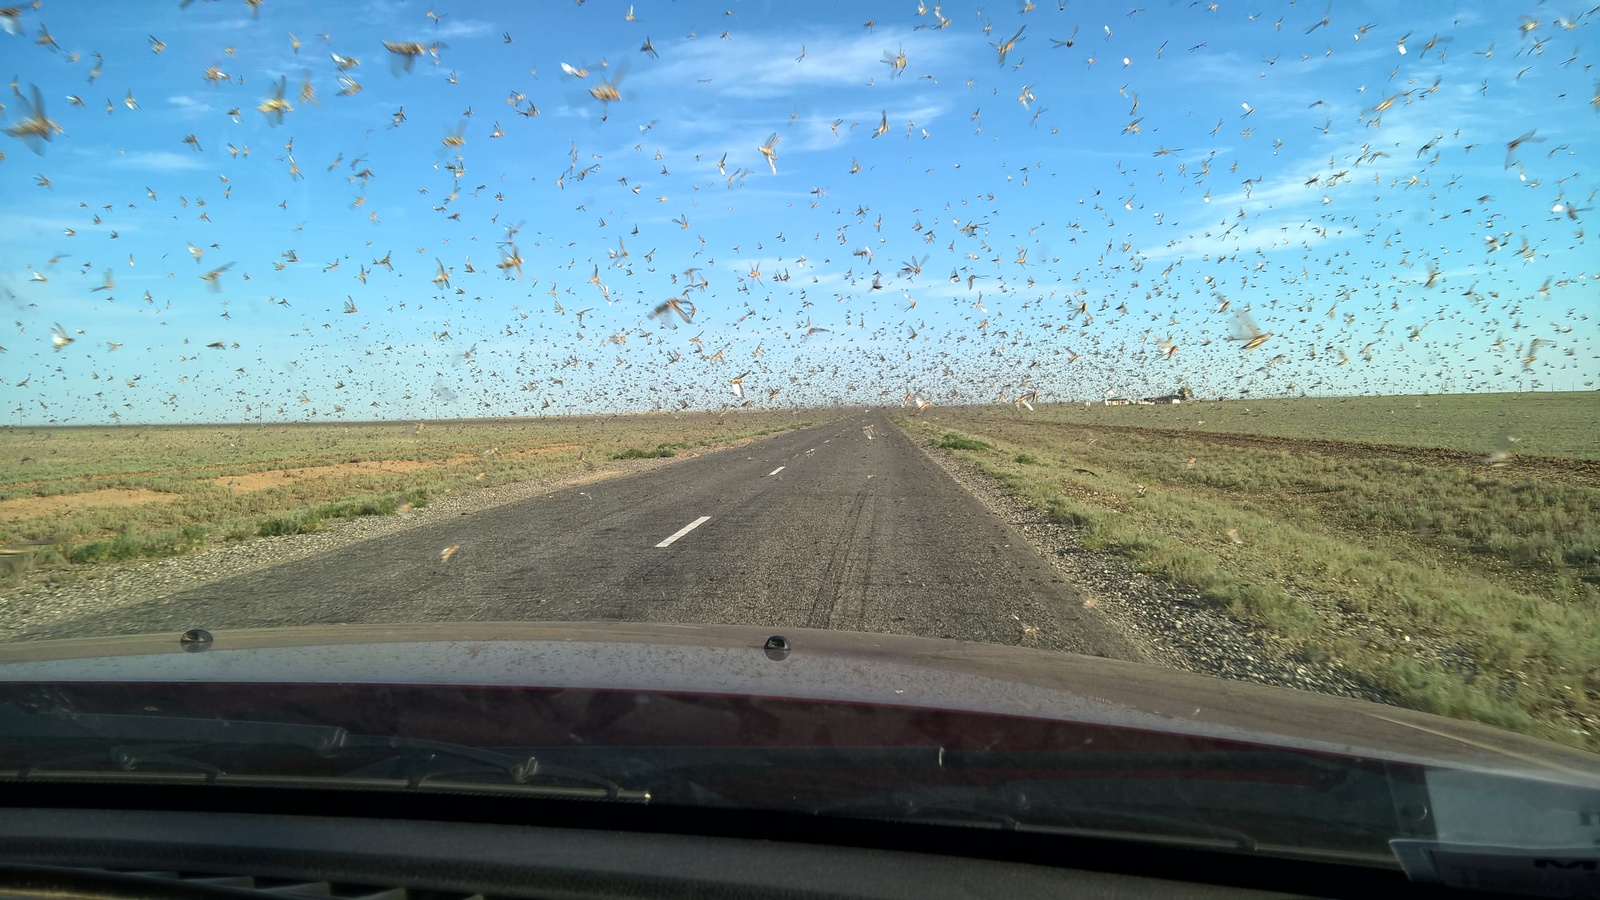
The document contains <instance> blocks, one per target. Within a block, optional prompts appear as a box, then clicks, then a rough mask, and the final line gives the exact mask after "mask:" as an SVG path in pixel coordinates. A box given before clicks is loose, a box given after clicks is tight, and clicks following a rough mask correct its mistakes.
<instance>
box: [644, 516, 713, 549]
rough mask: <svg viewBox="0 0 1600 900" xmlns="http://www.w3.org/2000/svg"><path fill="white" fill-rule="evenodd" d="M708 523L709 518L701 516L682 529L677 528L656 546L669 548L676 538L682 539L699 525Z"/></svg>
mask: <svg viewBox="0 0 1600 900" xmlns="http://www.w3.org/2000/svg"><path fill="white" fill-rule="evenodd" d="M709 521H711V517H710V516H701V517H700V518H698V519H695V520H694V521H693V522H690V523H689V524H687V525H685V526H683V527H682V528H679V529H678V530H677V531H674V532H673V533H672V536H671V537H669V538H667V539H666V540H664V541H662V542H661V543H659V544H657V545H656V546H657V547H670V546H672V542H673V541H675V540H677V539H678V538H681V537H683V536H684V535H686V534H688V533H689V532H691V531H693V530H695V529H696V528H699V527H700V526H701V525H704V524H705V523H707V522H709Z"/></svg>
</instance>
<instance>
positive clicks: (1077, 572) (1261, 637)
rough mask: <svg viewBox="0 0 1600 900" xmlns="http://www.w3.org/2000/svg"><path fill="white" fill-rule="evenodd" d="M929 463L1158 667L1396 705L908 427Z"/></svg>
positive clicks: (1374, 689)
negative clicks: (1086, 542) (1102, 543)
mask: <svg viewBox="0 0 1600 900" xmlns="http://www.w3.org/2000/svg"><path fill="white" fill-rule="evenodd" d="M901 431H902V432H903V433H904V434H906V435H907V436H908V437H909V438H910V439H911V440H912V442H913V443H915V444H916V445H917V447H919V448H920V449H921V450H922V452H923V453H925V454H926V455H927V456H928V458H929V459H931V460H933V462H934V463H935V464H936V465H938V466H939V467H940V468H942V469H944V471H945V472H947V473H949V475H950V477H951V478H953V479H955V480H956V481H957V482H958V483H959V484H961V486H962V487H964V488H966V489H967V490H968V491H969V492H970V493H972V495H973V496H975V497H977V498H978V500H979V501H980V502H981V503H982V504H983V505H984V506H985V507H986V508H988V510H989V511H990V512H992V513H993V514H994V515H995V516H996V517H998V518H999V519H1000V520H1001V521H1003V522H1005V523H1007V524H1009V525H1011V526H1012V527H1014V528H1016V529H1017V530H1018V531H1020V532H1021V533H1022V535H1023V537H1024V538H1025V539H1026V540H1027V541H1028V542H1029V543H1030V544H1031V545H1032V546H1033V548H1034V549H1035V550H1037V551H1038V552H1039V554H1040V555H1041V556H1043V557H1044V558H1045V559H1046V560H1048V561H1049V562H1050V564H1051V565H1052V566H1053V567H1054V568H1055V570H1056V571H1057V572H1058V573H1059V574H1060V575H1061V577H1062V578H1063V579H1064V580H1065V581H1066V582H1067V583H1068V584H1069V585H1071V586H1072V587H1073V588H1074V589H1075V590H1076V591H1077V593H1078V594H1079V595H1080V596H1081V597H1082V602H1083V605H1084V606H1085V607H1089V608H1093V609H1096V610H1098V611H1100V612H1102V613H1103V614H1104V615H1105V617H1106V618H1107V619H1108V620H1109V621H1110V622H1111V623H1112V624H1113V625H1115V626H1117V627H1118V628H1119V629H1120V630H1121V631H1122V632H1123V633H1124V635H1126V637H1127V638H1128V640H1129V641H1130V642H1131V643H1133V644H1134V645H1135V646H1137V647H1138V648H1139V649H1140V650H1142V651H1143V652H1144V654H1145V656H1146V657H1147V658H1148V659H1149V660H1150V661H1152V662H1155V663H1157V664H1160V665H1166V666H1170V667H1172V668H1177V669H1184V670H1186V671H1190V672H1199V673H1202V674H1206V675H1215V676H1218V677H1222V678H1232V679H1236V680H1240V681H1253V682H1256V683H1258V684H1271V685H1278V686H1281V687H1291V688H1297V689H1299V690H1303V691H1314V692H1317V693H1322V694H1332V695H1335V696H1341V697H1353V698H1356V699H1360V700H1371V701H1376V702H1379V703H1390V704H1392V703H1393V701H1392V700H1391V699H1390V698H1389V696H1388V695H1387V693H1386V692H1385V691H1383V690H1382V689H1381V688H1379V687H1377V686H1375V685H1370V684H1367V683H1365V682H1363V680H1362V679H1360V678H1358V677H1356V676H1355V675H1353V674H1352V673H1350V672H1348V671H1345V670H1344V669H1342V668H1341V667H1339V666H1337V665H1334V664H1331V663H1329V662H1328V661H1326V660H1314V659H1309V658H1305V657H1304V656H1301V655H1298V654H1294V653H1288V654H1286V653H1284V652H1283V651H1282V650H1280V649H1278V648H1276V647H1274V646H1273V643H1272V637H1271V635H1269V634H1267V633H1265V632H1264V631H1263V630H1262V629H1260V628H1258V627H1257V626H1254V625H1251V624H1249V623H1247V622H1243V621H1240V620H1239V619H1236V618H1234V617H1233V616H1230V615H1228V614H1227V613H1226V612H1225V611H1223V610H1220V609H1218V608H1216V607H1215V606H1214V605H1212V604H1210V603H1208V602H1207V601H1206V600H1205V599H1203V598H1202V597H1200V596H1199V595H1198V594H1195V593H1193V592H1191V591H1185V590H1183V589H1182V588H1180V587H1176V586H1174V585H1172V584H1170V583H1168V582H1166V581H1164V580H1161V579H1158V578H1152V577H1150V576H1148V575H1145V574H1143V573H1141V572H1137V571H1135V570H1134V569H1133V567H1132V566H1131V565H1130V564H1129V562H1128V561H1127V560H1126V559H1124V558H1123V557H1120V556H1118V555H1116V554H1115V553H1111V552H1108V551H1103V550H1091V549H1088V548H1086V547H1084V546H1083V542H1082V541H1081V540H1080V539H1079V535H1078V531H1077V529H1076V528H1074V527H1073V526H1072V525H1069V524H1065V523H1061V522H1052V521H1050V520H1049V519H1048V518H1047V517H1046V516H1045V515H1044V513H1043V512H1041V511H1040V510H1037V509H1034V508H1033V507H1032V506H1030V505H1028V504H1027V503H1026V502H1024V501H1023V500H1021V499H1019V498H1017V497H1016V496H1014V495H1013V494H1012V493H1011V492H1010V491H1008V490H1007V489H1006V487H1005V485H1003V484H1002V483H1001V482H1000V481H998V480H997V479H995V478H993V477H992V476H990V475H988V474H987V473H985V472H983V471H982V470H981V469H979V468H978V467H977V466H976V465H973V464H971V463H968V462H966V461H964V460H961V459H958V458H956V457H955V456H952V455H951V454H949V453H947V452H945V451H943V450H940V449H938V448H937V447H935V446H934V445H933V442H932V440H930V439H929V438H927V437H924V436H922V435H920V434H918V433H916V432H914V431H912V430H910V429H901Z"/></svg>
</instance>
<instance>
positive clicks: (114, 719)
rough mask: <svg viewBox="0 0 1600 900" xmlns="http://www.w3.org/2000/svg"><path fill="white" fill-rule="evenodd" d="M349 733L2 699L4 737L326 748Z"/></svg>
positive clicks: (16, 739)
mask: <svg viewBox="0 0 1600 900" xmlns="http://www.w3.org/2000/svg"><path fill="white" fill-rule="evenodd" d="M349 737H350V733H349V732H348V731H346V730H345V729H344V728H341V727H339V726H336V725H293V724H286V723H282V722H253V721H248V720H240V719H196V718H192V717H184V716H131V715H113V714H105V713H59V712H51V713H27V712H24V711H22V710H21V709H18V708H17V707H16V706H15V705H13V704H9V703H6V704H0V740H5V741H8V742H25V743H47V742H51V741H58V740H62V739H66V740H94V739H98V740H104V741H111V742H114V743H129V742H142V741H150V742H159V743H164V744H186V743H214V742H215V743H230V744H236V745H240V746H278V747H300V748H304V749H307V750H316V751H323V750H331V749H333V748H336V747H339V746H342V745H343V744H344V743H345V742H346V741H347V740H348V739H349Z"/></svg>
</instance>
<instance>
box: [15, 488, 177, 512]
mask: <svg viewBox="0 0 1600 900" xmlns="http://www.w3.org/2000/svg"><path fill="white" fill-rule="evenodd" d="M176 499H178V495H177V494H169V493H166V492H164V491H147V490H145V489H144V488H136V489H134V490H128V489H125V488H107V489H105V490H102V491H84V492H81V493H77V494H57V495H55V496H54V497H16V498H13V499H11V500H0V519H33V518H39V517H42V516H58V515H71V514H72V513H75V512H84V511H91V510H99V509H116V508H119V507H124V506H142V505H143V504H146V503H161V502H164V501H169V500H176Z"/></svg>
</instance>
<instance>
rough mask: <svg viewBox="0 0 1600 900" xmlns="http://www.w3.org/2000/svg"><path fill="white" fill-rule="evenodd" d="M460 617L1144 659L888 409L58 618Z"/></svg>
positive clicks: (140, 625)
mask: <svg viewBox="0 0 1600 900" xmlns="http://www.w3.org/2000/svg"><path fill="white" fill-rule="evenodd" d="M867 425H871V426H872V428H871V429H870V433H871V435H872V437H868V434H869V431H868V430H867V429H866V428H865V426H867ZM453 545H456V546H458V547H459V549H457V550H456V551H455V552H454V553H453V554H451V555H450V557H449V559H448V560H443V559H441V550H443V549H444V548H446V547H450V546H453ZM460 620H470V621H478V622H487V621H520V620H557V621H560V620H565V621H594V620H605V621H648V622H662V623H728V624H748V625H765V626H771V627H772V628H774V629H775V630H779V629H782V628H786V627H805V628H832V629H843V630H849V631H866V632H892V633H899V634H911V635H920V636H925V637H947V638H957V639H963V640H976V641H986V642H998V643H1008V644H1021V645H1024V646H1030V647H1041V648H1052V649H1058V650H1069V651H1073V652H1078V653H1086V654H1092V655H1099V656H1112V657H1117V658H1124V659H1138V658H1139V655H1138V654H1137V652H1136V651H1134V650H1133V649H1132V646H1131V645H1130V644H1129V643H1128V641H1127V640H1126V639H1125V638H1124V637H1123V636H1122V635H1121V633H1120V632H1118V631H1117V630H1116V629H1115V628H1114V627H1112V626H1111V625H1110V624H1109V623H1108V622H1107V621H1106V620H1105V619H1104V618H1103V617H1102V616H1101V615H1100V614H1099V613H1098V612H1096V611H1094V610H1088V609H1084V608H1083V606H1082V603H1081V601H1079V599H1078V598H1077V597H1075V596H1074V595H1073V594H1072V592H1071V590H1070V589H1069V588H1068V587H1067V586H1066V585H1065V584H1063V583H1062V582H1061V580H1060V578H1059V576H1057V575H1056V573H1055V572H1054V570H1053V569H1052V568H1051V567H1050V565H1049V564H1048V563H1047V562H1046V561H1045V560H1043V559H1041V558H1040V556H1039V555H1038V553H1037V552H1036V551H1034V550H1033V549H1032V548H1031V547H1030V546H1029V545H1028V544H1027V543H1026V541H1025V540H1024V539H1023V538H1022V536H1021V535H1020V534H1019V533H1017V532H1016V531H1015V530H1014V529H1012V528H1011V527H1009V526H1007V525H1006V524H1004V523H1003V522H1001V521H1000V520H998V519H996V518H995V517H994V516H993V515H992V514H991V513H990V512H989V511H988V510H987V509H985V508H984V507H983V506H982V504H980V503H979V502H978V500H977V499H976V498H974V497H973V496H972V495H970V494H969V493H968V492H967V491H966V490H965V489H964V488H962V487H961V486H960V485H958V484H957V483H956V482H955V481H953V480H952V479H951V478H950V476H949V475H947V474H946V473H945V472H944V471H943V470H942V469H940V468H939V467H938V466H936V465H935V464H934V463H933V462H931V461H930V460H929V459H928V458H927V457H926V456H924V455H923V453H922V451H921V450H919V449H918V448H917V447H916V446H915V445H914V444H913V443H912V442H911V440H910V439H909V438H908V437H907V436H906V435H905V434H904V433H902V432H901V431H900V430H899V429H898V428H896V427H895V426H894V425H893V424H892V423H890V421H889V419H888V417H887V416H886V415H883V414H866V415H861V416H855V417H851V418H848V419H844V420H841V421H836V422H832V423H829V424H826V425H820V426H815V427H812V428H807V429H803V430H798V431H792V432H787V433H784V434H780V435H777V436H775V437H771V438H768V439H765V440H763V441H760V442H757V443H753V444H750V445H747V446H744V447H740V448H737V449H732V450H725V451H721V452H716V453H709V454H706V455H704V456H701V457H698V458H693V459H686V460H683V461H681V462H676V463H673V464H671V465H668V466H663V467H660V468H658V469H655V470H652V471H648V472H644V473H641V474H638V475H634V476H630V477H626V478H618V479H612V480H609V481H602V482H598V483H594V484H591V485H588V486H582V487H573V488H568V489H563V490H559V491H556V492H554V493H552V494H550V495H549V496H546V497H541V498H537V499H533V500H527V501H521V502H517V503H512V504H508V505H504V506H499V507H495V508H492V509H488V510H484V511H481V512H476V513H470V514H463V515H462V516H460V517H458V518H456V519H454V520H452V521H447V522H436V523H432V524H427V525H419V526H418V527H415V528H411V529H407V530H404V531H401V532H399V533H396V534H393V535H390V536H388V537H384V538H380V539H374V540H369V541H366V542H364V543H359V544H355V545H353V546H349V547H346V548H344V549H342V550H337V551H333V552H330V553H327V554H324V555H322V556H318V557H312V558H309V559H300V560H296V561H293V562H287V563H283V564H280V565H277V566H273V567H270V568H266V569H261V570H257V571H255V572H251V573H249V574H246V575H241V576H237V577H233V578H228V579H225V580H221V581H217V582H213V583H211V584H208V585H205V586H204V587H201V588H195V589H191V590H187V591H184V592H182V593H178V594H176V595H173V596H169V597H163V598H159V599H154V600H151V601H147V602H143V603H138V604H134V605H132V606H122V607H119V608H117V609H115V610H107V611H106V613H105V614H104V615H103V616H95V617H94V618H93V619H84V620H80V621H77V622H73V623H70V624H66V623H63V624H66V627H64V628H54V629H51V631H52V632H54V634H53V635H52V636H63V634H64V633H76V634H115V633H132V632H140V633H148V632H154V631H163V630H182V629H186V628H190V627H195V626H203V627H208V628H213V629H218V628H229V627H235V628H237V627H270V626H283V625H310V624H332V623H397V622H443V621H460Z"/></svg>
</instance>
